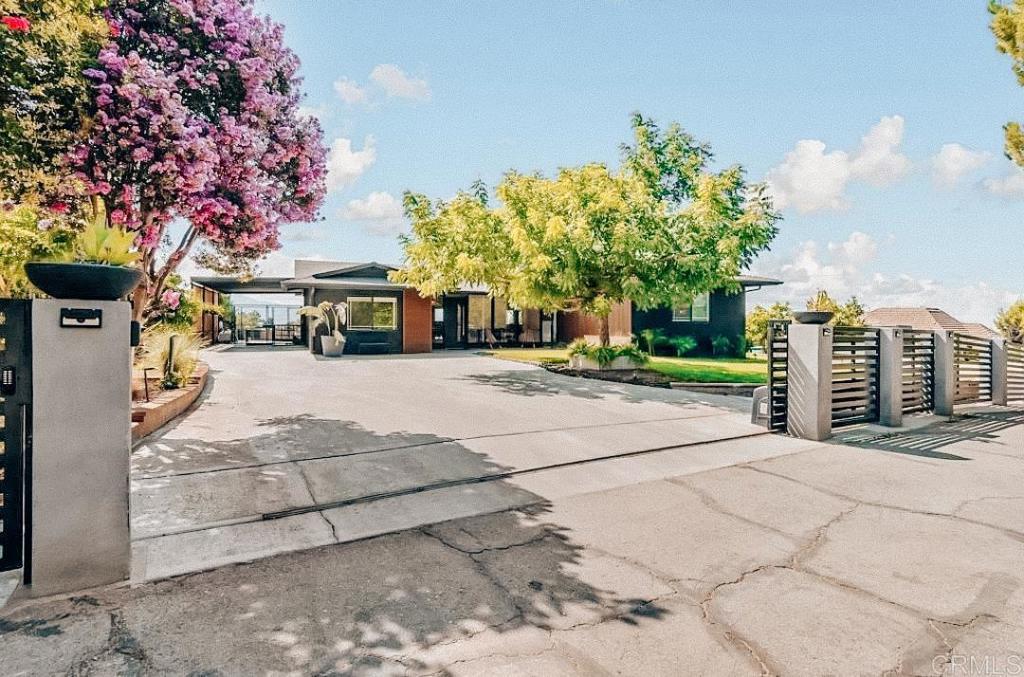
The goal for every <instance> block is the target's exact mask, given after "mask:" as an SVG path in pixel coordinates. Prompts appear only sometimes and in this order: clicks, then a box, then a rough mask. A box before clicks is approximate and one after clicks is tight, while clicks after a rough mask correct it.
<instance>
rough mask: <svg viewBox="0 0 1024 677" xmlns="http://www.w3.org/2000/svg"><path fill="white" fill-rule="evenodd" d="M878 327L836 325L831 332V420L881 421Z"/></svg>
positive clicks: (842, 423)
mask: <svg viewBox="0 0 1024 677" xmlns="http://www.w3.org/2000/svg"><path fill="white" fill-rule="evenodd" d="M879 344H880V336H879V330H878V329H874V328H871V327H835V328H834V330H833V335H832V423H833V425H849V424H852V423H865V422H870V421H877V420H878V358H879Z"/></svg>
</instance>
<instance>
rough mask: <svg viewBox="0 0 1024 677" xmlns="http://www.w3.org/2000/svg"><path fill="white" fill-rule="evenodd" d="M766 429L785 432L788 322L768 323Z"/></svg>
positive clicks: (787, 404)
mask: <svg viewBox="0 0 1024 677" xmlns="http://www.w3.org/2000/svg"><path fill="white" fill-rule="evenodd" d="M767 347H768V428H769V429H770V430H776V431H782V432H785V430H786V409H787V407H788V406H789V403H788V394H789V322H788V321H785V320H771V321H769V322H768V346H767Z"/></svg>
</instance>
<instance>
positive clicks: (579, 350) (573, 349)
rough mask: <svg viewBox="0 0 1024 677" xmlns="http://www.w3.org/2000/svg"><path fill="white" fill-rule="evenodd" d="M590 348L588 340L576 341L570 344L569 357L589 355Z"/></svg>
mask: <svg viewBox="0 0 1024 677" xmlns="http://www.w3.org/2000/svg"><path fill="white" fill-rule="evenodd" d="M590 348H591V345H590V344H589V343H587V340H586V339H581V338H579V339H576V340H575V341H573V342H572V343H570V344H569V356H570V357H572V356H575V355H584V356H586V355H589V354H590Z"/></svg>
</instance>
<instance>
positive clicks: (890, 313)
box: [864, 307, 999, 340]
mask: <svg viewBox="0 0 1024 677" xmlns="http://www.w3.org/2000/svg"><path fill="white" fill-rule="evenodd" d="M864 324H866V325H867V326H869V327H910V328H911V329H918V330H923V331H955V332H958V333H961V334H967V335H969V336H976V337H977V338H981V339H985V340H991V339H994V338H999V333H998V332H996V331H994V330H992V329H990V328H988V327H986V326H985V325H983V324H979V323H977V322H961V321H960V320H958V319H956V318H955V317H953V316H952V315H950V314H949V313H947V312H946V311H944V310H941V309H939V308H916V307H890V308H874V309H873V310H869V311H868V312H866V313H864Z"/></svg>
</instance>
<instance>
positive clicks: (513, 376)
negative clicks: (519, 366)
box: [462, 369, 750, 413]
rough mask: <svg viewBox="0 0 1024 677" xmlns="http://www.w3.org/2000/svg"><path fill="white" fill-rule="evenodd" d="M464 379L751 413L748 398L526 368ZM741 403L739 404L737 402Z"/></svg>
mask: <svg viewBox="0 0 1024 677" xmlns="http://www.w3.org/2000/svg"><path fill="white" fill-rule="evenodd" d="M462 379H463V380H466V381H470V382H472V383H476V384H478V385H484V386H490V387H493V388H497V389H499V390H501V391H503V392H505V393H507V394H509V395H516V396H521V397H556V396H559V395H568V396H570V397H576V398H581V399H587V400H602V399H617V400H620V401H622V402H627V403H630V404H649V403H651V402H660V403H662V404H668V405H671V406H674V407H680V408H683V409H702V408H707V407H714V408H716V409H723V410H726V411H729V412H743V413H749V412H750V399H749V398H730V397H726V396H720V395H706V394H703V393H687V392H686V391H682V390H673V389H669V388H654V387H651V386H644V385H633V384H625V383H616V382H613V381H602V380H600V379H593V378H583V377H576V376H567V375H564V374H555V373H552V372H549V371H547V370H544V369H541V370H536V369H524V370H510V371H498V372H485V373H480V374H468V375H466V376H463V377H462ZM737 400H739V401H737Z"/></svg>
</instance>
